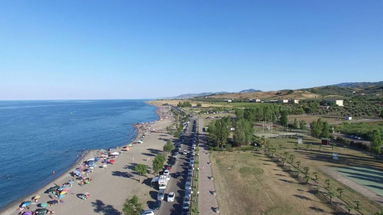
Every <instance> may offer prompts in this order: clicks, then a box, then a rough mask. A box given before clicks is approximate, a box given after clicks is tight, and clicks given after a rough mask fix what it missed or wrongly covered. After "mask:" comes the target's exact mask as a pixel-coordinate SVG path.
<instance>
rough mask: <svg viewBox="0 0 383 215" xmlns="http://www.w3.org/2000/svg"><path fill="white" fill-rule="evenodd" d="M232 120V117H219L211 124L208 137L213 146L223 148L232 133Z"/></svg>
mask: <svg viewBox="0 0 383 215" xmlns="http://www.w3.org/2000/svg"><path fill="white" fill-rule="evenodd" d="M230 126H231V121H230V118H228V117H225V118H222V119H218V120H216V121H213V122H212V123H210V124H209V128H208V133H209V135H208V137H209V141H210V142H211V143H212V145H213V146H218V147H220V148H223V147H224V146H225V145H226V143H227V139H228V138H229V134H230V131H229V129H230Z"/></svg>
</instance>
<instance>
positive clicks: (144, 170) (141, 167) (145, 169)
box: [134, 164, 148, 182]
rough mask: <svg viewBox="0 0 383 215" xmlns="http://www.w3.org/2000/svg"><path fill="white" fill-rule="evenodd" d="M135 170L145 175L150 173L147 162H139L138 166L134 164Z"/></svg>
mask: <svg viewBox="0 0 383 215" xmlns="http://www.w3.org/2000/svg"><path fill="white" fill-rule="evenodd" d="M134 171H136V172H137V174H138V175H140V176H145V175H146V174H147V173H148V166H146V165H145V164H137V165H136V166H134ZM140 182H141V178H140Z"/></svg>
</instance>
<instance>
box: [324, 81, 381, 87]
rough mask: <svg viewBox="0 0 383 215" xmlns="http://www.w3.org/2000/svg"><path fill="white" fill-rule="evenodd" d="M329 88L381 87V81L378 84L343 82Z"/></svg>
mask: <svg viewBox="0 0 383 215" xmlns="http://www.w3.org/2000/svg"><path fill="white" fill-rule="evenodd" d="M331 86H337V87H349V88H366V87H376V86H383V81H379V82H345V83H340V84H334V85H331Z"/></svg>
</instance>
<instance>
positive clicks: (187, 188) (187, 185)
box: [185, 181, 191, 190]
mask: <svg viewBox="0 0 383 215" xmlns="http://www.w3.org/2000/svg"><path fill="white" fill-rule="evenodd" d="M185 190H191V182H190V181H187V182H186V183H185Z"/></svg>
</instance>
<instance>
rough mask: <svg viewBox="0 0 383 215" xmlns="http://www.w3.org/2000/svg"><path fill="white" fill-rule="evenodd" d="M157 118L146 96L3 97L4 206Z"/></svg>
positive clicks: (0, 168) (0, 178)
mask: <svg viewBox="0 0 383 215" xmlns="http://www.w3.org/2000/svg"><path fill="white" fill-rule="evenodd" d="M157 119H158V115H157V114H156V107H154V106H152V105H149V104H147V103H146V102H145V100H70V101H62V100H60V101H58V100H57V101H0V209H2V208H4V207H6V206H7V205H8V204H10V203H11V202H13V201H15V200H17V199H20V198H22V197H24V196H26V195H29V194H31V193H33V192H35V191H36V190H38V189H39V188H41V187H42V186H44V185H46V184H47V183H49V182H50V181H52V180H54V179H55V178H56V177H58V176H60V175H61V174H63V173H64V172H65V171H67V170H68V169H69V168H71V166H72V165H73V164H74V163H75V162H76V161H77V159H78V158H79V157H80V156H81V155H82V154H83V153H84V152H85V151H87V150H92V149H108V148H114V147H117V146H121V145H124V144H127V143H129V142H130V141H132V140H133V139H134V138H135V136H136V130H135V128H134V126H133V125H134V124H135V123H139V122H150V121H155V120H157ZM53 172H55V174H52V173H53Z"/></svg>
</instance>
